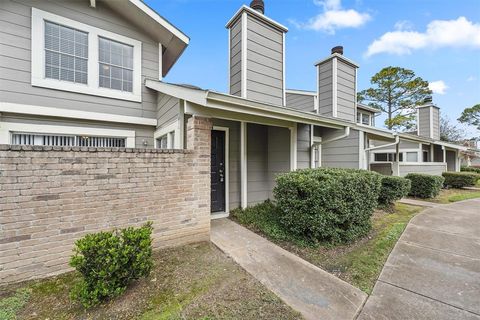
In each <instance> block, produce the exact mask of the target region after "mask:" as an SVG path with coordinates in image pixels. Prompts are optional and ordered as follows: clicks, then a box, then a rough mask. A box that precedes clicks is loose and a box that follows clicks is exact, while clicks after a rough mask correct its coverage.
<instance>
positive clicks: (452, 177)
mask: <svg viewBox="0 0 480 320" xmlns="http://www.w3.org/2000/svg"><path fill="white" fill-rule="evenodd" d="M442 176H443V177H444V178H445V182H444V183H443V184H444V185H445V186H447V187H452V188H463V187H471V186H474V185H475V184H476V183H477V181H478V179H480V175H479V174H477V173H475V172H444V173H442Z"/></svg>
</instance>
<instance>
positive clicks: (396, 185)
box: [378, 176, 411, 205]
mask: <svg viewBox="0 0 480 320" xmlns="http://www.w3.org/2000/svg"><path fill="white" fill-rule="evenodd" d="M410 188H411V182H410V180H408V179H405V178H402V177H391V176H384V177H382V189H381V190H380V196H379V197H378V202H379V203H380V204H381V205H392V204H393V203H394V202H395V201H397V200H400V199H402V198H403V197H405V196H407V195H408V193H409V192H410Z"/></svg>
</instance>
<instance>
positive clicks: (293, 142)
mask: <svg viewBox="0 0 480 320" xmlns="http://www.w3.org/2000/svg"><path fill="white" fill-rule="evenodd" d="M295 170H297V123H294V124H293V127H291V128H290V171H295Z"/></svg>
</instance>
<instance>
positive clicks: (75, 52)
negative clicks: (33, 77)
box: [45, 22, 88, 84]
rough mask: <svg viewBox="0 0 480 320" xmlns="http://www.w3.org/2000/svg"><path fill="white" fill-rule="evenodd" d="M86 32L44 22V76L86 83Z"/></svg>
mask: <svg viewBox="0 0 480 320" xmlns="http://www.w3.org/2000/svg"><path fill="white" fill-rule="evenodd" d="M87 58H88V33H86V32H83V31H80V30H76V29H73V28H69V27H66V26H61V25H58V24H56V23H52V22H45V77H46V78H51V79H57V80H63V81H70V82H78V83H85V84H86V83H87V78H88V77H87V73H88V63H87V62H88V60H87Z"/></svg>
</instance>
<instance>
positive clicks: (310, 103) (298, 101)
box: [286, 92, 315, 112]
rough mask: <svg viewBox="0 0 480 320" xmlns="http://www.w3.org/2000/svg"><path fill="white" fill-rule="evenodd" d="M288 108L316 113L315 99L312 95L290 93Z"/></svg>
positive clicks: (288, 94)
mask: <svg viewBox="0 0 480 320" xmlns="http://www.w3.org/2000/svg"><path fill="white" fill-rule="evenodd" d="M286 98H287V107H289V108H293V109H297V110H301V111H309V112H315V98H314V96H312V95H306V94H296V93H288V92H287V94H286Z"/></svg>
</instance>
